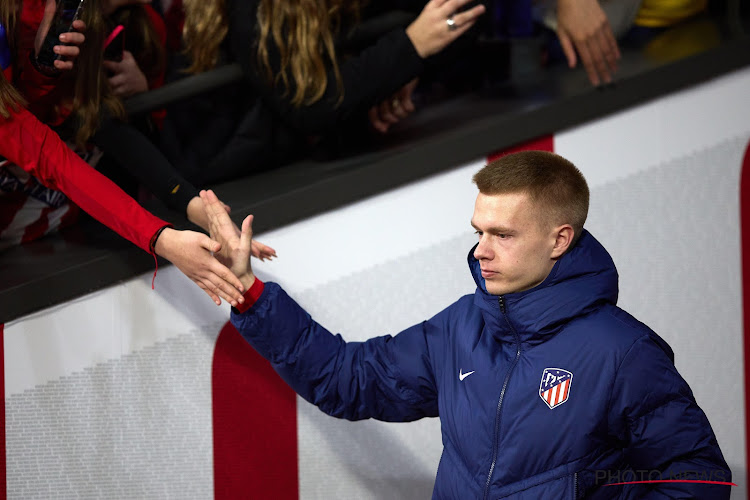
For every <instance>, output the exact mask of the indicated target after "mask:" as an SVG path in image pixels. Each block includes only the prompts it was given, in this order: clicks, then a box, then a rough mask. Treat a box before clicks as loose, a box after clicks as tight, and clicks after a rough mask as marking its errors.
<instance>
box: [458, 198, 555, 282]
mask: <svg viewBox="0 0 750 500" xmlns="http://www.w3.org/2000/svg"><path fill="white" fill-rule="evenodd" d="M545 220H546V219H545V218H544V217H542V215H541V213H540V210H539V208H537V207H536V206H535V204H534V203H533V202H532V201H531V200H530V199H529V197H528V195H527V194H525V193H511V194H497V195H485V194H482V193H479V195H478V196H477V201H476V203H475V205H474V216H473V217H472V219H471V225H472V226H474V229H476V230H477V234H478V235H479V245H478V246H477V248H476V249H475V250H474V257H476V259H477V260H479V264H480V266H481V268H482V276H483V277H484V281H485V284H486V287H487V291H488V292H489V293H491V294H493V295H504V294H506V293H513V292H520V291H523V290H528V289H529V288H533V287H535V286H536V285H538V284H539V283H541V282H542V281H544V279H545V278H546V277H547V275H548V274H549V273H550V271H551V270H552V267H553V266H554V264H555V261H554V260H553V259H552V256H553V250H554V247H555V241H556V236H557V232H556V230H555V228H553V227H552V226H551V225H550V224H548V223H546V222H544V221H545Z"/></svg>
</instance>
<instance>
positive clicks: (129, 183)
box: [0, 0, 707, 301]
mask: <svg viewBox="0 0 750 500" xmlns="http://www.w3.org/2000/svg"><path fill="white" fill-rule="evenodd" d="M706 7H707V0H602V1H601V2H600V1H598V0H487V1H484V2H477V1H473V0H430V1H428V2H425V1H424V0H422V1H414V0H387V1H378V2H367V1H359V0H2V3H1V4H0V64H1V65H2V68H3V77H2V78H1V79H0V128H1V129H2V132H0V249H3V248H7V247H8V246H11V245H16V244H20V243H23V242H28V241H31V240H34V239H36V238H38V237H40V236H42V235H44V234H47V233H49V232H51V231H55V230H58V229H60V228H62V227H64V226H66V225H69V224H71V223H73V222H74V221H75V220H76V217H77V214H78V213H79V210H80V209H82V210H84V211H86V212H88V213H89V214H91V215H92V216H93V217H95V218H97V219H98V220H100V221H101V222H103V223H104V224H106V225H107V226H109V227H111V228H113V229H114V230H115V231H117V232H118V233H119V234H121V235H122V236H124V237H125V238H128V239H129V240H130V241H132V242H134V243H135V244H137V245H139V246H140V247H141V248H143V249H144V250H146V251H148V252H151V253H154V254H159V255H163V256H164V257H166V258H168V259H169V260H171V261H173V262H174V263H175V264H177V265H178V267H180V269H182V270H183V272H185V273H186V274H187V275H188V276H190V277H191V278H192V279H193V280H194V281H196V283H197V284H198V285H199V286H201V288H204V289H205V290H206V291H207V293H208V294H209V295H211V297H212V298H214V300H218V299H219V298H220V297H221V298H225V299H227V300H230V301H236V300H239V298H240V295H238V294H237V293H236V292H237V289H238V283H237V282H236V281H233V280H232V279H231V276H228V275H227V274H226V273H227V270H226V269H225V268H224V269H222V267H223V266H220V265H218V263H217V262H215V261H213V260H212V259H211V258H210V257H211V256H210V252H211V251H212V249H213V247H214V246H215V242H212V241H211V240H210V239H208V237H207V236H205V235H203V234H200V233H194V232H192V231H176V230H174V229H173V228H172V226H171V225H170V224H169V223H168V222H166V221H163V220H161V219H158V218H156V217H154V216H153V215H151V214H149V213H148V212H146V211H145V210H143V209H142V208H141V207H140V205H139V204H138V203H137V202H136V201H134V199H135V200H138V201H143V200H144V199H148V198H150V197H155V198H158V199H160V200H162V201H163V202H164V203H166V204H167V205H168V206H170V207H171V208H173V209H174V210H177V211H179V212H181V213H184V214H185V216H186V217H187V219H188V220H190V221H191V222H193V223H194V224H196V225H197V226H199V227H201V228H203V229H204V230H205V229H206V227H207V218H206V215H205V213H204V209H203V202H202V201H201V198H200V196H199V189H203V188H204V187H206V186H208V185H213V184H216V183H219V182H227V181H231V180H232V179H236V178H240V177H245V176H248V175H251V174H253V173H255V172H259V171H263V170H267V169H272V168H276V167H279V166H282V165H284V164H287V163H290V162H293V161H296V160H299V159H301V158H305V157H317V158H320V157H323V158H336V157H340V156H342V155H346V154H351V153H356V151H357V150H358V148H361V147H364V145H366V144H367V143H368V141H370V140H371V139H372V138H373V137H377V136H379V135H382V134H393V133H398V127H395V128H394V125H396V124H398V123H399V122H402V121H404V120H408V119H409V117H410V115H411V114H412V113H414V112H415V111H416V110H417V109H418V107H419V106H420V105H421V104H424V103H428V102H431V100H430V96H431V93H435V89H436V88H439V89H441V92H442V94H443V95H444V94H445V92H446V89H447V92H448V93H450V92H460V91H466V90H469V91H470V90H472V89H473V88H476V86H478V85H487V84H492V83H495V82H496V81H497V80H502V79H505V78H512V77H513V75H514V74H517V73H518V72H522V71H524V68H537V67H543V66H545V65H554V64H566V65H568V66H570V67H571V68H576V67H582V68H583V70H584V71H585V72H586V74H587V76H588V79H589V81H590V83H591V84H592V85H606V84H608V83H610V82H612V81H613V79H614V78H616V75H617V66H618V60H619V59H620V47H621V46H623V44H624V45H639V44H641V45H642V44H644V43H645V42H646V41H648V40H650V39H652V38H653V37H655V36H658V35H659V34H660V33H662V32H663V31H665V30H667V29H669V28H670V27H672V26H675V25H677V24H679V23H681V22H683V21H685V20H687V19H690V18H693V17H694V16H696V15H698V14H700V13H701V12H702V11H704V10H705V9H706ZM529 47H531V48H532V50H529V49H528V48H529ZM521 49H523V50H521ZM478 50H484V51H489V52H487V53H495V54H498V59H497V60H496V62H495V63H493V64H489V66H493V67H492V68H487V67H485V68H482V69H481V70H477V68H473V70H471V69H470V70H467V65H474V66H476V65H477V64H476V61H477V59H476V58H475V57H471V56H470V55H471V54H475V53H477V51H478ZM491 51H495V52H491ZM232 63H237V64H239V66H240V67H241V68H242V72H243V76H244V78H243V79H242V80H241V81H239V82H236V83H232V84H230V85H226V86H223V87H221V88H218V89H216V90H213V91H208V92H205V93H202V94H200V95H198V96H195V97H192V98H188V99H185V100H182V101H180V102H177V103H174V104H170V105H169V106H168V107H167V109H162V110H156V111H153V112H151V113H150V114H148V115H146V116H132V117H129V116H127V113H126V108H125V105H124V102H125V101H126V100H127V99H128V98H130V97H132V96H135V95H137V94H141V93H144V92H148V91H150V90H153V89H156V88H158V87H161V86H163V85H164V84H165V82H172V81H175V80H178V79H181V78H186V77H188V76H190V75H195V74H199V73H203V72H208V71H211V70H213V69H214V68H217V67H219V66H222V65H226V64H232ZM484 65H485V66H488V65H487V64H486V62H485V64H484ZM490 80H491V81H490ZM218 194H219V195H221V192H219V193H218ZM227 209H229V207H227ZM253 255H254V256H256V257H258V258H268V257H272V256H273V255H274V252H273V249H270V248H268V247H266V246H264V245H262V244H260V243H255V247H254V248H253Z"/></svg>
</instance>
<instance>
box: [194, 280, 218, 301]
mask: <svg viewBox="0 0 750 500" xmlns="http://www.w3.org/2000/svg"><path fill="white" fill-rule="evenodd" d="M195 284H196V285H198V286H199V287H200V289H201V290H203V291H204V292H206V294H207V295H208V296H209V297H211V300H213V301H214V303H215V304H216V305H217V306H220V305H221V299H220V298H219V296H218V295H216V294H215V293H213V292H212V291H211V290H209V289H208V288H207V287H206V285H204V284H203V282H202V281H196V282H195Z"/></svg>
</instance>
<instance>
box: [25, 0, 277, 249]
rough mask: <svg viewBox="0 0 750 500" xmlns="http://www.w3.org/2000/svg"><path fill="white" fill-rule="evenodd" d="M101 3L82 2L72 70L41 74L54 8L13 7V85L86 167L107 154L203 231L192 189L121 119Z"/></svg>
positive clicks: (34, 0)
mask: <svg viewBox="0 0 750 500" xmlns="http://www.w3.org/2000/svg"><path fill="white" fill-rule="evenodd" d="M103 1H104V0H90V1H87V2H86V6H85V8H84V9H83V21H85V23H86V26H87V29H86V38H87V43H86V44H83V45H80V47H79V48H80V50H79V48H76V51H75V53H71V54H70V56H71V57H77V61H76V68H75V70H73V71H68V72H65V73H63V74H44V73H43V72H41V71H39V68H36V67H35V65H34V61H35V57H34V55H35V54H36V53H37V51H38V48H39V43H37V42H38V40H40V39H43V38H44V36H45V35H46V32H44V31H40V26H43V25H46V24H45V23H43V21H44V20H45V16H49V13H50V10H49V9H47V10H45V9H46V8H47V7H48V6H49V5H50V4H51V5H52V6H54V4H55V2H54V1H53V0H23V1H22V2H20V5H18V4H17V5H18V8H19V9H20V11H19V12H20V19H19V21H20V22H19V26H18V30H17V33H11V39H12V40H16V37H17V46H16V47H15V49H14V52H15V53H16V54H15V55H16V58H15V61H16V64H15V67H14V70H15V71H16V73H15V75H14V78H13V79H14V82H17V83H18V84H19V85H20V90H21V91H22V95H23V96H24V97H25V99H26V101H27V102H28V106H29V110H30V111H32V112H33V113H34V114H35V115H36V116H37V117H38V118H39V119H40V120H42V121H43V122H45V123H47V124H48V125H51V126H53V127H56V129H57V130H58V131H59V133H61V134H62V135H64V136H65V137H68V138H70V139H71V141H74V143H75V146H76V147H77V148H78V150H79V151H81V152H82V155H83V156H84V157H85V158H86V159H87V161H88V162H89V163H90V164H92V165H95V164H96V163H97V161H98V159H99V157H100V156H101V155H100V154H99V150H101V151H103V152H104V153H107V154H109V155H110V156H111V157H112V158H113V159H114V160H115V161H116V162H117V163H119V164H120V165H121V166H122V168H123V169H124V170H126V171H127V172H128V173H130V174H131V175H133V176H134V177H135V178H136V179H137V180H138V181H139V182H140V183H141V184H143V185H145V186H146V187H147V188H148V189H149V190H150V191H151V192H152V193H154V194H155V195H156V196H157V197H158V198H160V199H161V200H163V201H164V202H165V203H167V204H168V205H169V206H170V207H172V208H174V209H176V210H178V211H180V212H182V213H184V214H186V216H187V218H188V220H190V221H191V222H193V223H195V224H197V225H198V226H200V227H202V228H204V229H205V228H206V227H207V226H206V224H207V222H206V217H205V211H204V210H203V208H202V201H201V200H200V198H199V197H198V196H197V195H198V192H197V190H196V188H195V187H193V186H192V185H191V184H190V183H188V182H187V181H186V180H185V179H183V178H182V177H181V176H180V175H179V173H178V172H177V171H176V170H175V169H174V168H173V167H172V165H170V164H169V162H168V161H167V160H166V159H165V158H164V157H163V155H162V154H161V153H160V152H159V150H158V149H157V148H156V147H155V146H154V145H153V144H152V143H151V142H150V141H149V140H148V139H147V138H146V137H145V136H143V135H142V134H141V133H140V132H139V131H138V130H136V129H134V128H133V127H131V126H129V125H128V124H127V123H125V122H124V121H123V120H124V119H125V113H124V109H123V106H122V103H121V101H120V99H119V98H118V97H117V96H115V95H114V94H113V92H112V90H111V89H110V88H109V86H108V85H107V81H106V79H105V75H104V69H103V61H102V59H103V51H102V47H103V44H104V39H105V36H106V22H105V19H104V16H103V14H104V12H105V7H104V4H103V3H102V2H103ZM107 5H109V4H108V3H107ZM67 35H68V36H70V35H71V34H70V33H68V34H67ZM77 35H78V36H82V35H81V34H77ZM80 42H81V41H80V40H79V41H78V43H79V44H80ZM69 49H70V48H69ZM79 52H80V53H79ZM66 69H67V68H66ZM74 103H75V106H74V105H73V104H74ZM89 140H90V143H89ZM92 144H93V145H94V146H96V147H97V148H98V149H97V148H93V147H92ZM51 196H53V197H54V195H51ZM57 198H59V197H56V199H57ZM257 250H258V251H259V253H258V255H257V256H258V257H269V256H271V255H273V253H274V252H273V250H272V249H270V248H263V247H258V249H257Z"/></svg>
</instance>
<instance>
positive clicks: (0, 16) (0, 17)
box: [0, 0, 24, 118]
mask: <svg viewBox="0 0 750 500" xmlns="http://www.w3.org/2000/svg"><path fill="white" fill-rule="evenodd" d="M18 7H19V4H18V2H16V1H15V0H2V1H1V2H0V24H1V25H2V26H3V27H4V28H5V33H6V35H7V36H8V44H9V45H10V48H11V51H12V50H14V48H15V27H16V14H17V13H18ZM23 104H24V101H23V98H22V97H21V95H20V94H19V93H18V91H16V89H15V88H14V87H13V85H12V84H11V83H10V82H9V81H7V80H6V79H5V75H4V74H3V72H2V71H0V117H3V118H9V117H10V113H11V111H18V108H19V107H20V106H22V105H23Z"/></svg>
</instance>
